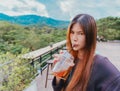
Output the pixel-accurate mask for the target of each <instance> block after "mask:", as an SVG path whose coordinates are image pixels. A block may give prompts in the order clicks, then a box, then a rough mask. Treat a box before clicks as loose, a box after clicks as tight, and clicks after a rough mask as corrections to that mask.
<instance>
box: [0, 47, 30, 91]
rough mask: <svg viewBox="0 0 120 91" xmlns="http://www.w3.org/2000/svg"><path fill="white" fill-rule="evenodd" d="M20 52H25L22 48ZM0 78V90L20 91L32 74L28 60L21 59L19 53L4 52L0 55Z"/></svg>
mask: <svg viewBox="0 0 120 91" xmlns="http://www.w3.org/2000/svg"><path fill="white" fill-rule="evenodd" d="M22 52H27V49H24V50H23V51H22ZM0 60H2V62H1V64H2V66H0V78H1V80H2V83H0V84H1V86H0V91H22V90H23V89H24V88H25V87H26V86H27V85H28V84H29V83H30V82H31V78H32V74H31V72H30V68H31V65H30V64H27V65H26V63H28V60H23V59H21V55H13V54H11V53H8V52H7V53H6V54H3V55H0Z"/></svg>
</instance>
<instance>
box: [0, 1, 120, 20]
mask: <svg viewBox="0 0 120 91" xmlns="http://www.w3.org/2000/svg"><path fill="white" fill-rule="evenodd" d="M0 13H4V14H7V15H11V16H17V15H26V14H36V15H40V16H46V17H51V18H54V19H58V20H71V19H72V18H73V17H74V16H75V15H76V14H79V13H87V14H90V15H92V16H94V17H95V19H99V18H103V17H107V16H115V17H116V16H117V17H120V0H0Z"/></svg>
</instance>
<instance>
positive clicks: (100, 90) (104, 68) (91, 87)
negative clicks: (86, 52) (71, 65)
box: [52, 55, 120, 91]
mask: <svg viewBox="0 0 120 91" xmlns="http://www.w3.org/2000/svg"><path fill="white" fill-rule="evenodd" d="M72 74H73V71H71V73H70V75H69V76H68V78H67V80H66V81H64V80H62V79H61V80H60V82H59V84H58V85H56V77H54V78H53V81H52V86H53V90H54V91H61V89H62V88H63V87H66V85H67V84H68V83H69V81H70V79H71V76H72ZM87 91H120V72H119V70H118V69H116V67H115V66H114V65H113V64H112V63H111V62H110V61H109V60H108V59H107V58H106V57H103V56H101V55H96V56H95V58H94V64H93V68H92V73H91V76H90V80H89V82H88V86H87Z"/></svg>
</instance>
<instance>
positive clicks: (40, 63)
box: [39, 56, 42, 75]
mask: <svg viewBox="0 0 120 91" xmlns="http://www.w3.org/2000/svg"><path fill="white" fill-rule="evenodd" d="M41 60H42V57H41V56H40V58H39V63H40V73H41V75H42V67H41Z"/></svg>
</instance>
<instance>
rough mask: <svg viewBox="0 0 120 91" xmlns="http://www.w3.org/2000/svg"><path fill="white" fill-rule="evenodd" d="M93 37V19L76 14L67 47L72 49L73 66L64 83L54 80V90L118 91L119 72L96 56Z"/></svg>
mask: <svg viewBox="0 0 120 91" xmlns="http://www.w3.org/2000/svg"><path fill="white" fill-rule="evenodd" d="M96 37H97V27H96V22H95V20H94V18H93V17H92V16H90V15H88V14H79V15H77V16H75V17H74V18H73V20H72V22H71V24H70V26H69V28H68V32H67V48H68V50H71V49H72V51H71V52H70V53H71V54H72V55H73V56H74V58H75V60H74V63H75V65H74V66H73V67H72V70H71V71H70V72H69V75H68V76H67V79H66V80H63V79H60V78H59V77H54V78H53V81H52V86H53V89H54V91H120V72H119V71H118V70H117V69H116V67H115V66H114V65H113V64H112V63H111V62H110V61H109V60H108V59H107V58H106V57H103V56H101V55H98V54H95V49H96ZM73 45H74V47H72V46H73ZM58 61H59V60H58Z"/></svg>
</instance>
